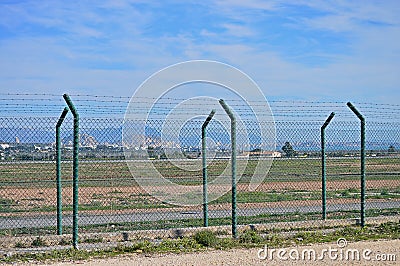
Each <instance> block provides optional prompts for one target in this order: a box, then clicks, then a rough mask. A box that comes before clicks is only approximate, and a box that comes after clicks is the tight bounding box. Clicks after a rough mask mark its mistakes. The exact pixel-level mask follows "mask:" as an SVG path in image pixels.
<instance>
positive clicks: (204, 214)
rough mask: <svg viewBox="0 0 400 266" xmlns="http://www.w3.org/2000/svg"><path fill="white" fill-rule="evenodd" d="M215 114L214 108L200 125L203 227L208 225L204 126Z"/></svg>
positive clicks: (205, 126) (205, 136)
mask: <svg viewBox="0 0 400 266" xmlns="http://www.w3.org/2000/svg"><path fill="white" fill-rule="evenodd" d="M214 114H215V110H212V111H211V113H210V114H209V115H208V117H207V119H206V121H204V123H203V125H202V127H201V155H202V163H203V219H204V221H203V224H204V227H207V226H208V198H207V158H206V145H207V144H206V140H207V135H206V134H207V133H206V128H207V125H208V123H210V121H211V119H212V118H213V116H214Z"/></svg>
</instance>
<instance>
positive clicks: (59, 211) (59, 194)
mask: <svg viewBox="0 0 400 266" xmlns="http://www.w3.org/2000/svg"><path fill="white" fill-rule="evenodd" d="M68 111H69V109H68V107H65V108H64V110H63V111H62V113H61V116H60V118H59V119H58V122H57V124H56V179H57V180H56V182H57V234H58V235H62V187H61V137H60V127H61V124H62V123H63V121H64V119H65V117H66V116H67V113H68Z"/></svg>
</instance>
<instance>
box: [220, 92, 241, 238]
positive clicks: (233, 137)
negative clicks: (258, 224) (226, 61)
mask: <svg viewBox="0 0 400 266" xmlns="http://www.w3.org/2000/svg"><path fill="white" fill-rule="evenodd" d="M219 103H220V104H221V106H222V108H224V110H225V112H226V113H227V114H228V116H229V118H230V119H231V145H232V152H231V161H232V162H231V163H232V235H233V237H234V238H236V237H237V215H236V118H235V116H234V114H233V112H232V111H231V109H230V108H229V106H228V105H227V104H226V103H225V101H224V100H223V99H220V100H219Z"/></svg>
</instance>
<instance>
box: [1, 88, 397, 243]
mask: <svg viewBox="0 0 400 266" xmlns="http://www.w3.org/2000/svg"><path fill="white" fill-rule="evenodd" d="M29 97H30V98H29ZM59 98H61V97H59V96H56V95H53V96H51V95H50V96H49V95H46V97H43V96H40V95H38V96H35V95H33V96H32V95H28V96H27V95H11V96H10V95H3V99H2V101H1V102H0V108H1V113H2V116H1V117H0V145H1V147H0V239H1V241H0V243H2V244H1V245H0V250H8V249H10V248H11V249H12V248H14V249H15V248H29V247H32V239H36V237H37V236H49V237H50V238H49V239H50V240H47V244H49V243H51V245H52V246H59V247H63V246H66V247H70V246H71V239H72V238H71V234H72V233H73V227H72V225H73V201H72V199H73V188H72V179H73V178H72V176H73V172H72V159H73V126H72V124H73V122H72V121H73V119H72V117H71V116H70V114H69V115H68V116H67V118H66V119H65V121H64V122H63V124H62V126H61V128H60V132H61V136H60V137H61V142H62V145H61V152H62V153H61V154H62V156H61V158H62V161H61V180H62V181H61V185H62V194H61V195H62V197H61V200H62V233H63V235H62V236H58V237H55V235H56V234H57V184H56V149H55V126H56V124H57V121H58V118H59V115H60V114H61V111H62V109H63V107H64V106H65V104H63V101H62V100H59ZM71 98H72V100H73V101H74V100H75V102H76V103H77V104H76V108H77V110H78V112H81V113H80V117H81V119H80V127H79V130H80V137H79V220H78V224H79V241H80V242H79V243H80V244H82V245H84V244H88V245H89V244H91V245H98V246H100V245H103V246H104V245H106V246H107V245H111V243H114V244H115V243H118V242H121V241H127V240H138V239H158V238H167V237H179V236H180V235H181V234H183V233H185V232H190V231H191V230H196V228H202V227H203V225H204V219H205V216H204V212H203V211H204V209H203V208H204V202H202V199H203V196H204V190H203V189H204V187H203V184H204V183H203V168H202V146H201V137H202V134H201V129H202V125H203V123H204V120H205V117H206V116H207V115H208V114H199V115H202V117H200V118H199V117H196V118H194V119H191V120H190V121H183V122H182V121H177V120H162V119H155V118H153V119H149V120H148V121H134V122H132V121H130V123H127V121H126V120H124V119H123V118H122V115H123V114H124V111H125V110H124V106H125V107H126V103H127V101H128V100H129V99H127V98H122V97H121V98H111V99H110V98H106V97H103V98H101V97H99V96H97V97H95V96H90V97H89V96H80V95H72V96H71ZM226 102H227V103H228V104H229V103H230V102H229V100H226ZM39 103H40V104H39ZM171 105H172V104H171ZM237 105H238V104H235V103H233V104H232V105H231V106H232V107H233V109H235V108H238V107H237ZM358 105H359V106H360V110H361V112H364V114H365V118H366V120H367V122H366V129H367V130H366V151H365V153H366V157H365V162H366V190H365V196H366V202H365V215H366V217H367V221H368V219H378V218H379V219H391V218H396V219H398V217H399V214H400V130H399V125H400V121H398V120H396V119H397V118H396V117H397V116H396V115H397V114H398V112H399V111H400V108H399V106H393V105H387V106H386V109H382V108H381V107H379V106H376V105H374V104H361V103H360V104H358ZM96 106H97V107H96ZM271 108H272V111H273V113H274V117H275V121H274V122H272V123H268V124H260V123H256V122H254V121H253V120H246V119H243V123H242V126H238V127H237V162H236V166H237V172H238V174H237V184H236V192H237V193H236V204H235V206H233V204H232V200H233V197H232V194H231V188H232V182H231V181H232V179H231V167H232V165H231V164H232V160H231V148H232V147H231V139H230V125H229V120H228V119H227V120H219V121H217V120H211V121H210V124H209V126H208V127H207V137H208V138H207V142H206V143H207V148H206V153H207V157H206V158H207V163H208V164H207V174H208V175H207V182H208V191H207V196H208V199H209V201H208V202H207V207H208V212H207V216H208V217H207V218H208V226H210V227H212V228H215V230H221V231H224V230H225V231H227V232H230V226H231V224H232V209H233V208H234V207H236V208H237V211H236V212H237V224H238V226H239V227H241V226H264V227H266V228H271V229H274V228H276V229H285V228H286V229H287V228H290V227H295V226H299V227H300V226H303V227H318V226H323V225H330V226H335V225H342V224H346V223H347V224H349V223H356V222H358V223H359V222H360V217H361V213H360V201H361V199H362V198H361V193H362V191H361V181H360V176H361V172H360V167H361V160H360V157H361V153H360V148H361V143H360V133H361V132H360V122H359V120H358V119H357V117H355V116H354V114H352V113H351V111H350V110H349V109H348V108H347V107H346V106H345V104H343V103H320V102H292V101H276V102H271ZM99 110H101V111H99ZM382 110H384V112H383V111H382ZM331 111H335V112H336V114H337V115H336V116H335V117H334V119H333V121H332V122H331V123H330V124H329V125H328V126H327V128H326V132H325V138H326V139H325V143H326V149H325V153H326V158H325V159H326V169H325V172H326V191H325V197H326V217H324V216H323V208H322V205H323V195H324V194H323V193H324V190H323V186H322V170H321V165H322V156H321V126H322V125H323V123H324V121H325V119H326V116H327V115H328V114H329V113H330V112H331ZM217 112H223V110H222V109H221V110H217ZM204 115H205V117H204ZM260 127H265V128H268V130H271V131H273V132H274V134H275V133H276V138H275V140H273V141H274V143H276V147H275V149H273V150H271V149H265V148H264V147H263V145H264V144H260V143H259V142H257V141H256V140H257V138H259V136H258V135H257V134H258V132H259V128H260ZM166 128H167V129H168V132H167V133H165V129H166ZM163 130H164V131H163ZM124 131H125V132H127V131H129V132H130V134H131V135H130V136H134V137H132V140H131V142H130V143H126V142H125V143H124V141H123V134H124ZM142 132H144V134H143V133H142ZM172 135H173V136H175V137H173V136H172ZM261 163H265V164H264V168H262V171H257V170H256V168H257V165H259V164H261ZM267 173H268V174H267ZM157 174H160V175H161V176H162V177H163V180H165V183H160V184H158V183H157V182H154V180H155V179H154V176H155V175H157ZM254 178H255V179H257V180H261V183H260V185H259V186H258V187H257V188H256V189H255V190H254V189H253V188H252V186H251V183H252V182H253V181H252V180H254ZM156 181H157V180H156ZM177 189H178V190H177ZM179 197H184V198H185V199H192V200H193V202H194V203H196V204H186V205H184V204H176V202H179ZM174 203H175V204H174ZM324 218H326V220H324ZM58 226H61V225H58ZM51 237H54V239H53V238H51Z"/></svg>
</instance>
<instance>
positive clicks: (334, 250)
mask: <svg viewBox="0 0 400 266" xmlns="http://www.w3.org/2000/svg"><path fill="white" fill-rule="evenodd" d="M340 244H341V245H343V242H341V243H340ZM260 249H261V250H262V252H260ZM283 250H285V253H282V252H283V251H281V255H282V257H283V258H286V260H284V259H279V258H278V250H276V251H274V252H273V251H272V250H271V249H269V250H268V254H273V255H272V257H273V259H272V260H271V259H268V258H267V259H260V258H258V253H259V255H260V256H261V257H263V256H265V252H264V249H263V247H260V248H252V249H234V250H228V251H215V250H213V251H208V252H198V253H188V254H155V255H144V254H133V255H129V256H121V257H117V258H110V259H96V260H90V261H80V262H76V261H75V262H63V263H56V264H53V265H54V266H72V265H76V264H79V265H87V266H122V265H141V266H142V265H143V266H146V265H149V266H153V265H296V266H298V265H399V263H400V240H390V241H386V240H381V241H365V242H355V243H347V245H346V246H338V244H336V243H330V244H318V245H312V246H297V247H289V248H286V249H283ZM304 250H305V251H304ZM310 250H312V251H315V254H316V259H315V260H314V259H313V257H312V256H311V260H310V259H309V257H308V254H309V253H311V251H310ZM329 250H331V253H329ZM307 252H309V253H307ZM303 253H304V258H305V259H303V255H302V254H303ZM311 254H312V253H311ZM321 254H324V258H323V259H320V257H321ZM340 254H343V256H341V255H340ZM346 254H347V255H346ZM357 254H359V255H360V258H359V259H357ZM290 256H291V257H290ZM297 256H298V258H299V259H295V258H296V257H297ZM346 257H347V258H348V260H346ZM14 265H15V264H14ZM19 265H28V264H19Z"/></svg>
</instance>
